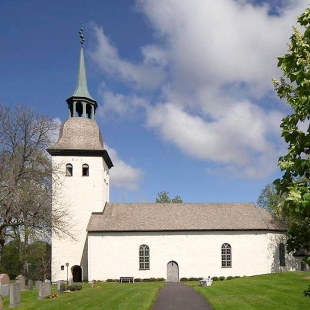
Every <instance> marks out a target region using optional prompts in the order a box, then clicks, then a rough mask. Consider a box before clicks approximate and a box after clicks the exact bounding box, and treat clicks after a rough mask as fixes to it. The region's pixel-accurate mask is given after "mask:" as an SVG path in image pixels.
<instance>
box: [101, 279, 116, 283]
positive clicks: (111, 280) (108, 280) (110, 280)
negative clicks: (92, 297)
mask: <svg viewBox="0 0 310 310" xmlns="http://www.w3.org/2000/svg"><path fill="white" fill-rule="evenodd" d="M106 282H114V280H113V279H107V280H106ZM97 283H98V281H97Z"/></svg>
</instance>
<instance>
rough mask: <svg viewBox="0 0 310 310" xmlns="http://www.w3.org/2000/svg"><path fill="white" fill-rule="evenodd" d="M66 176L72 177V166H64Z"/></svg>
mask: <svg viewBox="0 0 310 310" xmlns="http://www.w3.org/2000/svg"><path fill="white" fill-rule="evenodd" d="M66 176H67V177H72V176H73V166H72V165H71V164H66Z"/></svg>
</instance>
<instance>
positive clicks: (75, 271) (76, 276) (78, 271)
mask: <svg viewBox="0 0 310 310" xmlns="http://www.w3.org/2000/svg"><path fill="white" fill-rule="evenodd" d="M72 277H73V282H82V268H81V266H77V265H75V266H73V267H72Z"/></svg>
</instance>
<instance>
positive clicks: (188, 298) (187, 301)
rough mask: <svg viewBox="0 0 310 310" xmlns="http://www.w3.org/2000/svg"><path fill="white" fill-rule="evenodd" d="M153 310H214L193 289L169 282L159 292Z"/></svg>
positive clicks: (179, 283) (180, 283)
mask: <svg viewBox="0 0 310 310" xmlns="http://www.w3.org/2000/svg"><path fill="white" fill-rule="evenodd" d="M153 310H213V309H212V308H211V306H210V305H209V304H208V303H207V302H206V301H205V299H204V298H203V297H202V296H201V295H199V294H198V293H197V292H196V291H195V290H194V289H193V288H191V287H189V286H186V285H184V284H183V283H182V282H168V283H167V284H166V285H165V286H164V287H163V288H162V289H161V290H160V292H159V294H158V296H157V299H156V301H155V303H154V306H153Z"/></svg>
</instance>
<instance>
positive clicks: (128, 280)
mask: <svg viewBox="0 0 310 310" xmlns="http://www.w3.org/2000/svg"><path fill="white" fill-rule="evenodd" d="M119 282H120V283H134V282H135V278H134V277H120V278H119Z"/></svg>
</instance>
